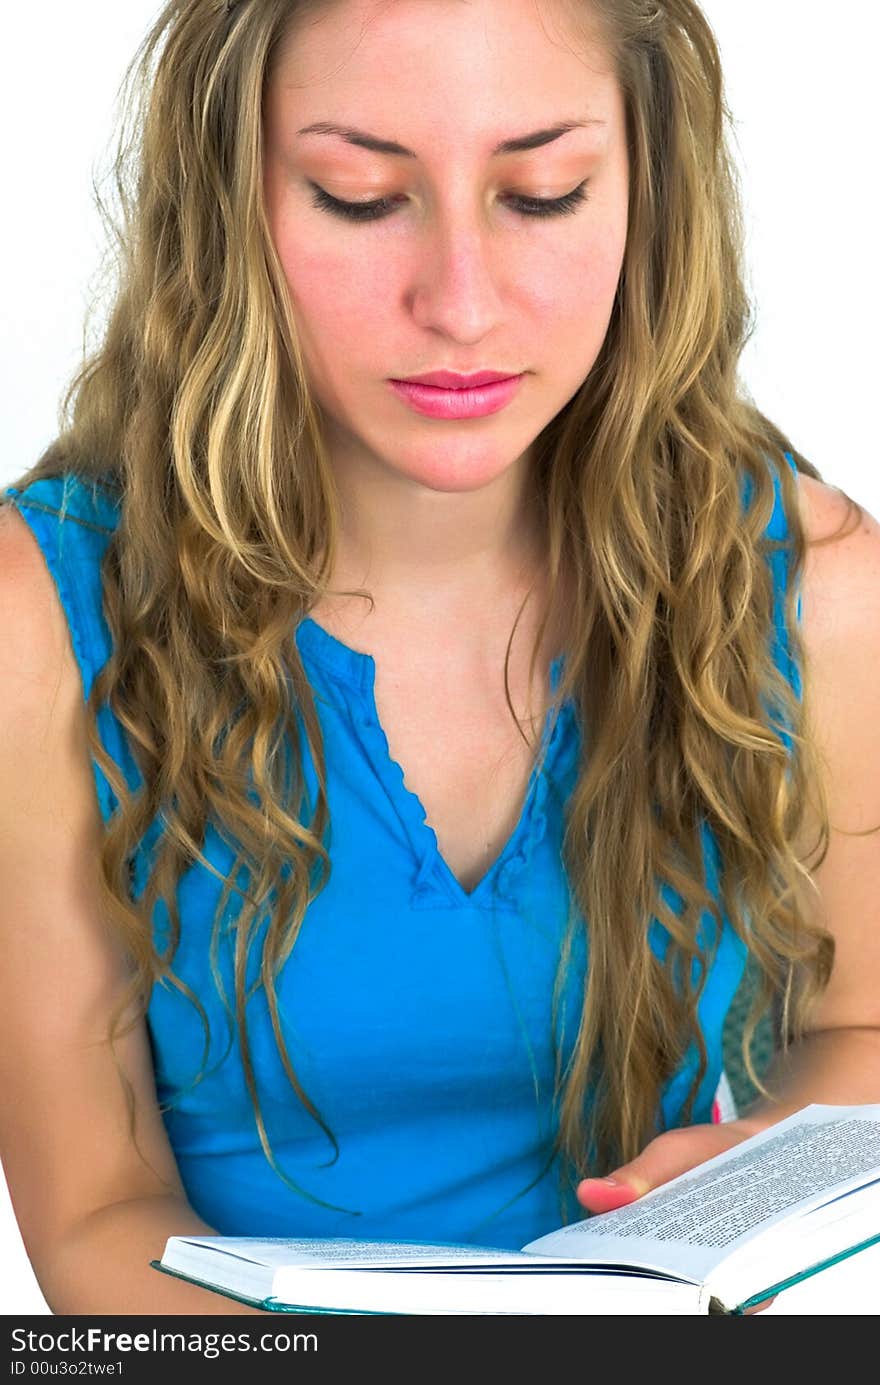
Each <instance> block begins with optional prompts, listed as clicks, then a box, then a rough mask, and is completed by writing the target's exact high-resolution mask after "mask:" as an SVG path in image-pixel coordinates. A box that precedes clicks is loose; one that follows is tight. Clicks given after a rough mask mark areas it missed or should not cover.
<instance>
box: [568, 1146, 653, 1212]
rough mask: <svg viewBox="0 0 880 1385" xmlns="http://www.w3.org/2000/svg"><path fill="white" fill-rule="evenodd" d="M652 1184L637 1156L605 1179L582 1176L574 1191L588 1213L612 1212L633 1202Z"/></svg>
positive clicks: (647, 1190) (648, 1189)
mask: <svg viewBox="0 0 880 1385" xmlns="http://www.w3.org/2000/svg"><path fill="white" fill-rule="evenodd" d="M652 1187H653V1184H652V1182H651V1180H650V1178H649V1177H648V1176H647V1174H646V1172H645V1170H644V1168H643V1160H642V1157H641V1156H640V1157H639V1158H638V1159H634V1160H633V1161H632V1163H630V1164H624V1165H622V1167H621V1168H619V1169H615V1171H614V1173H611V1174H609V1175H608V1177H607V1178H584V1179H582V1181H581V1182H580V1183H579V1184H578V1185H577V1188H576V1190H575V1192H576V1196H577V1200H578V1202H579V1203H580V1204H581V1205H582V1206H583V1207H586V1209H587V1211H588V1212H613V1211H614V1210H615V1208H617V1207H625V1206H626V1205H627V1203H628V1202H635V1201H636V1199H637V1198H640V1197H643V1196H644V1194H645V1193H647V1192H649V1191H650V1189H651V1188H652Z"/></svg>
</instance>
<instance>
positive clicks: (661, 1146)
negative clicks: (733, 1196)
mask: <svg viewBox="0 0 880 1385" xmlns="http://www.w3.org/2000/svg"><path fill="white" fill-rule="evenodd" d="M742 1139H743V1132H741V1131H739V1130H737V1129H735V1128H734V1127H733V1126H732V1125H730V1126H724V1125H692V1126H685V1127H683V1128H681V1129H678V1130H668V1131H666V1133H665V1134H663V1135H658V1136H657V1137H656V1139H653V1140H652V1141H651V1143H650V1144H648V1145H646V1146H645V1148H644V1149H643V1150H642V1152H641V1154H639V1155H638V1156H637V1157H636V1158H635V1159H633V1160H631V1161H630V1163H628V1164H623V1165H621V1167H620V1168H617V1169H615V1170H614V1172H613V1173H611V1174H610V1175H608V1177H606V1178H585V1179H583V1180H582V1181H581V1182H580V1183H579V1184H578V1185H577V1188H576V1190H575V1192H576V1196H577V1199H578V1202H580V1203H581V1205H582V1206H583V1207H586V1209H587V1211H589V1212H595V1213H599V1212H611V1211H614V1210H615V1209H616V1208H618V1207H625V1206H626V1205H627V1204H628V1203H630V1202H635V1201H636V1199H637V1198H640V1197H643V1196H644V1194H645V1193H647V1192H650V1190H651V1189H652V1188H658V1187H659V1186H660V1185H661V1184H662V1183H668V1182H669V1180H670V1179H671V1178H677V1177H678V1175H679V1174H682V1173H687V1172H688V1170H689V1169H693V1168H695V1167H696V1166H697V1165H698V1164H701V1163H703V1161H704V1160H706V1159H711V1158H712V1156H713V1155H715V1154H720V1153H721V1151H722V1150H723V1149H725V1148H728V1147H729V1146H731V1145H734V1144H738V1143H739V1142H740V1141H741V1140H742Z"/></svg>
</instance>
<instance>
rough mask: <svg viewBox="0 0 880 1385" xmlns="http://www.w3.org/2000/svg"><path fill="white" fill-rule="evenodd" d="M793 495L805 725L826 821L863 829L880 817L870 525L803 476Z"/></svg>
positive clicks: (876, 580) (879, 639)
mask: <svg viewBox="0 0 880 1385" xmlns="http://www.w3.org/2000/svg"><path fill="white" fill-rule="evenodd" d="M798 491H799V505H800V513H801V516H802V519H803V523H804V529H805V532H806V537H807V544H808V547H807V551H806V557H805V561H804V572H803V579H802V587H801V632H802V635H803V641H804V654H805V681H806V692H807V698H808V702H809V708H810V721H811V725H812V729H813V731H814V733H815V736H816V740H817V743H818V745H819V748H820V750H821V751H822V753H823V756H824V760H825V763H826V766H827V787H828V791H829V795H830V803H829V806H830V808H831V812H832V818H834V817H835V814H836V815H837V816H836V820H837V821H838V822H840V823H841V824H842V823H844V822H845V823H846V824H847V825H848V826H849V827H850V828H857V827H859V826H862V827H864V826H867V825H869V822H873V821H876V820H877V816H878V814H880V793H878V786H880V524H878V522H877V520H876V518H875V517H874V516H873V515H872V514H871V513H870V511H868V510H867V509H865V508H864V506H862V511H861V514H860V515H859V514H858V513H857V512H855V511H854V509H853V507H852V505H851V504H850V503H849V500H848V498H847V496H846V495H845V494H844V493H843V492H842V491H840V490H838V489H836V488H835V487H834V486H828V485H825V484H824V483H822V482H820V481H815V480H813V478H812V477H809V476H799V477H798ZM861 817H864V821H862V822H860V823H859V822H856V821H855V819H856V818H861Z"/></svg>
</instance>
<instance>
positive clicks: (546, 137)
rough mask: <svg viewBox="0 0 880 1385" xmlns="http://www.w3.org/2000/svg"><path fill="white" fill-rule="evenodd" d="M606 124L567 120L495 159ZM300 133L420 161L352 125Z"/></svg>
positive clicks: (506, 146) (502, 149) (502, 148)
mask: <svg viewBox="0 0 880 1385" xmlns="http://www.w3.org/2000/svg"><path fill="white" fill-rule="evenodd" d="M605 124H606V121H604V120H565V121H562V122H560V124H558V125H552V126H550V128H549V129H547V130H533V131H532V133H531V134H529V135H517V136H515V138H513V139H504V140H502V141H501V143H500V144H496V146H495V148H494V149H493V150H492V157H493V158H494V157H496V156H497V155H499V154H519V153H521V152H522V151H523V150H525V149H540V148H541V146H542V145H545V144H552V143H553V141H554V140H557V139H559V138H560V136H561V135H565V134H567V133H568V131H569V130H578V129H585V128H587V127H588V126H590V125H605ZM297 133H298V134H300V135H338V136H339V137H340V139H344V140H346V141H347V142H348V143H349V144H355V145H358V146H359V147H360V148H361V149H370V150H372V152H373V153H374V154H397V155H399V156H403V157H404V158H406V159H416V158H418V155H417V154H415V153H413V151H412V149H407V148H406V147H405V145H403V144H398V143H397V142H396V140H392V139H379V138H378V136H377V135H370V134H367V133H366V132H365V131H364V130H353V129H352V128H351V127H350V126H348V125H334V124H333V122H332V121H329V120H319V121H316V123H315V124H314V125H306V126H305V127H304V129H302V130H299V131H298V132H297Z"/></svg>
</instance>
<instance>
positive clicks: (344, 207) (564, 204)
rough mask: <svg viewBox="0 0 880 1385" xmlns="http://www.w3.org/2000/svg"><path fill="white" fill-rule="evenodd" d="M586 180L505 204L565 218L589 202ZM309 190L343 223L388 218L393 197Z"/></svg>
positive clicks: (526, 212) (323, 208) (513, 195)
mask: <svg viewBox="0 0 880 1385" xmlns="http://www.w3.org/2000/svg"><path fill="white" fill-rule="evenodd" d="M589 181H590V180H589V178H585V179H584V181H583V182H582V183H580V184H579V185H578V187H576V188H574V189H573V190H572V191H571V192H567V193H566V194H565V196H564V197H520V196H519V194H517V193H511V194H510V196H509V198H508V201H509V203H510V204H511V206H513V208H514V210H515V211H517V212H520V213H521V215H523V216H530V217H536V216H538V217H541V216H565V215H566V213H571V212H576V211H577V209H578V207H580V206H581V205H582V204H583V203H584V202H586V201H587V200H588V198H589V193H588V192H587V187H588V185H589ZM309 187H310V188H311V190H312V203H313V205H314V206H315V207H318V208H320V210H321V211H325V212H330V214H331V215H333V216H338V217H341V218H342V219H343V220H344V221H378V220H380V219H383V218H384V217H386V216H388V214H389V213H390V212H391V211H392V210H393V208H394V201H395V199H394V198H393V197H381V198H379V199H378V201H376V202H341V201H340V200H339V198H337V197H331V196H330V194H329V193H328V192H325V191H324V189H323V188H322V187H319V186H318V184H317V183H312V182H310V183H309Z"/></svg>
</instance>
